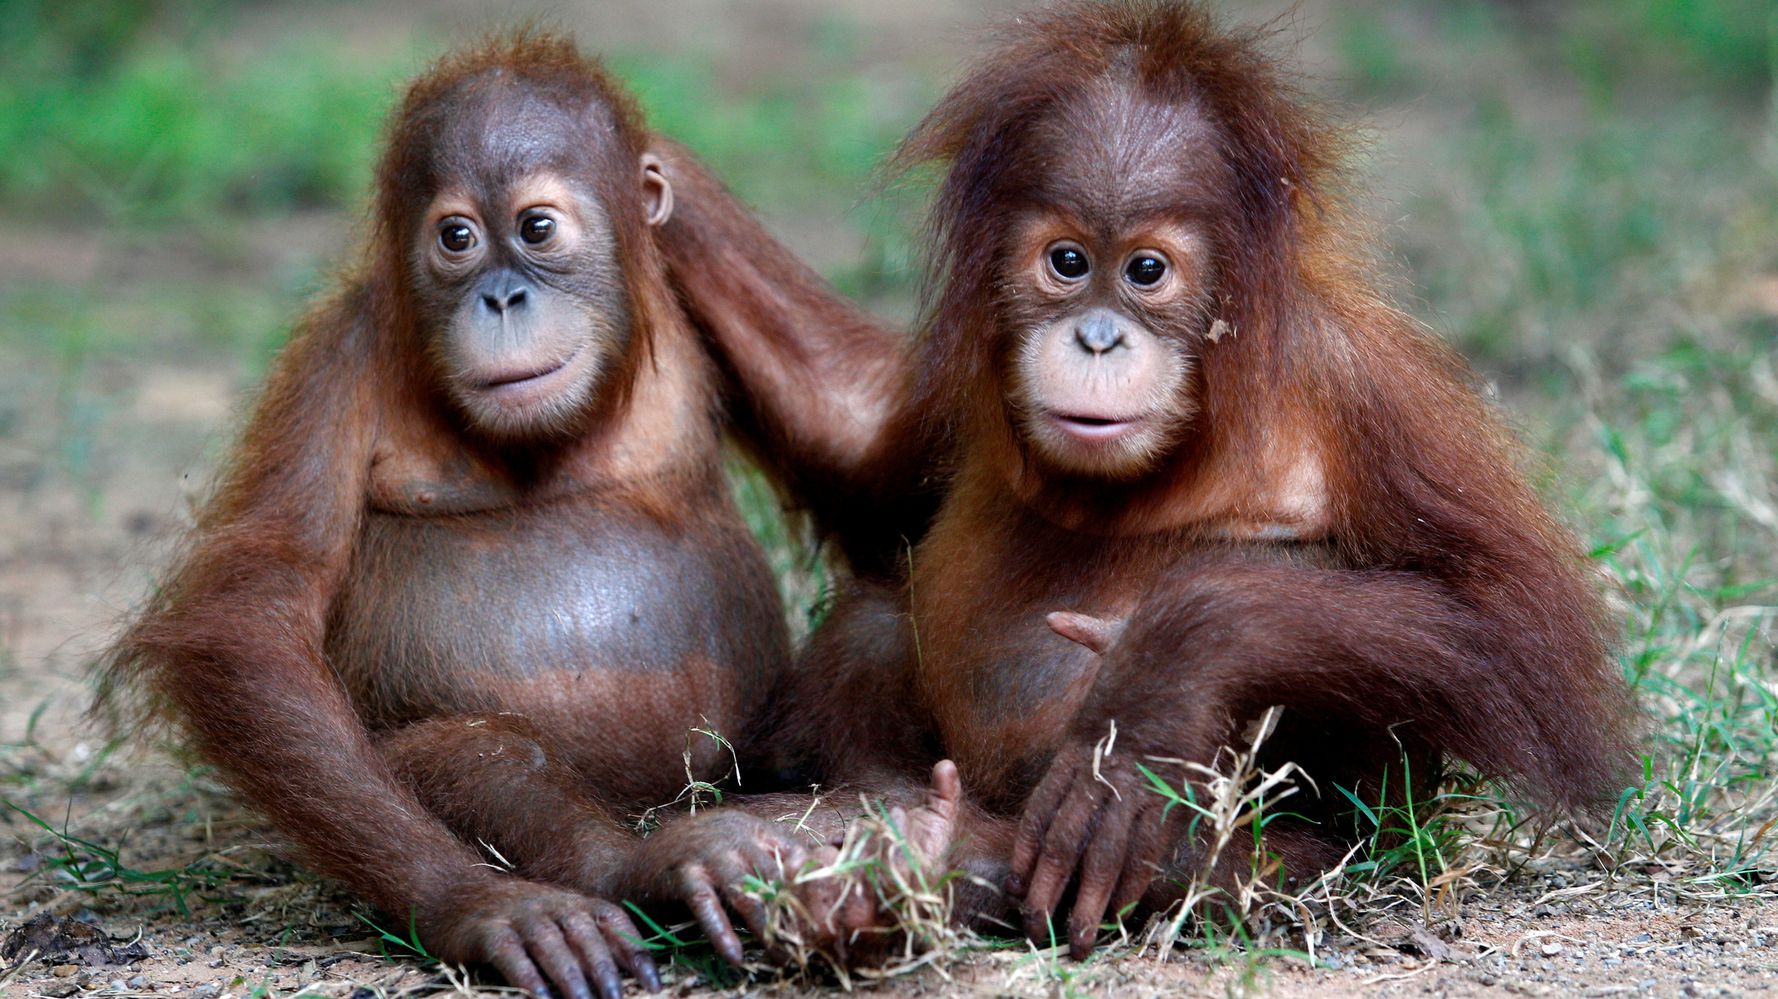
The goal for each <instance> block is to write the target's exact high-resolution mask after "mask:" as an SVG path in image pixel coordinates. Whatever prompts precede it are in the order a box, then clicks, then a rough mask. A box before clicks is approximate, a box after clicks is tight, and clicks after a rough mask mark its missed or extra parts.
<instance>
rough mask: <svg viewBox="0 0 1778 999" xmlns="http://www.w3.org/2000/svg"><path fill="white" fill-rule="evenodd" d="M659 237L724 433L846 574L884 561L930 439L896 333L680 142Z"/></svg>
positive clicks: (908, 524) (924, 504) (913, 524)
mask: <svg viewBox="0 0 1778 999" xmlns="http://www.w3.org/2000/svg"><path fill="white" fill-rule="evenodd" d="M655 148H656V149H657V151H658V152H659V153H660V155H661V156H662V158H663V159H664V160H665V162H666V169H667V173H668V175H669V177H670V179H671V180H672V183H673V191H674V208H673V215H672V217H671V218H670V219H669V220H668V221H667V223H666V224H665V225H663V226H662V227H661V232H660V237H659V238H660V240H661V246H662V249H663V250H664V252H665V255H666V258H667V262H668V269H669V273H670V275H671V277H672V280H673V283H674V285H675V287H676V289H677V291H678V294H679V298H680V301H681V302H682V303H683V305H684V306H685V309H686V312H687V313H688V314H689V315H690V316H691V319H692V321H693V322H694V323H695V324H696V325H697V326H698V328H699V329H700V330H702V331H703V332H704V334H705V335H706V336H707V338H708V341H709V343H710V344H711V346H712V349H713V350H714V352H715V355H716V357H717V358H718V360H719V361H720V362H721V364H722V366H723V368H724V370H725V372H726V374H727V376H728V382H729V392H730V395H731V399H730V410H731V414H732V417H733V420H734V424H735V430H736V432H737V433H738V434H739V436H740V437H741V439H742V440H743V441H744V442H745V443H746V445H747V446H748V448H749V449H750V450H751V451H752V452H753V453H754V455H755V457H756V458H757V459H758V460H759V461H760V463H761V464H762V465H763V466H764V467H765V468H766V469H767V471H768V472H770V473H771V474H772V475H773V477H774V478H775V479H776V480H777V482H778V483H779V485H780V487H781V488H782V489H783V490H784V491H785V492H786V493H787V494H788V496H789V497H790V499H791V500H792V501H793V502H794V503H796V504H798V505H800V506H802V507H805V508H807V509H808V510H809V512H810V514H811V515H812V516H813V518H814V520H815V524H816V528H817V529H818V530H819V531H820V532H821V534H822V535H823V536H824V537H829V538H832V539H833V540H834V541H836V542H837V543H838V545H839V547H840V550H841V551H842V552H843V553H844V554H845V556H846V558H847V559H848V560H849V561H850V562H851V563H852V565H853V567H854V568H855V569H858V570H859V571H862V572H867V573H872V572H877V571H879V570H883V569H887V568H892V567H893V566H894V565H895V564H896V562H897V559H898V557H899V554H900V552H901V551H902V550H903V548H904V547H905V546H906V545H907V544H909V543H911V542H912V541H915V540H918V538H919V536H920V535H921V534H922V533H924V531H925V528H926V525H927V523H928V521H930V519H931V517H932V513H933V511H934V510H935V509H936V502H937V500H936V496H935V494H934V487H933V486H932V485H931V484H930V482H929V481H928V480H929V477H930V475H931V472H932V470H931V468H930V467H929V462H930V456H931V455H932V453H933V448H932V447H930V446H929V441H928V440H927V439H925V436H924V434H925V429H924V424H923V421H922V420H921V419H920V416H919V414H917V413H914V412H912V411H910V410H909V408H908V407H907V405H906V399H907V395H908V389H909V385H910V370H909V365H908V362H907V359H906V349H907V335H906V334H905V333H904V332H903V331H900V330H895V329H892V328H890V327H888V326H886V325H884V324H883V323H882V322H880V321H879V320H877V319H876V318H874V317H872V316H871V315H869V314H868V313H866V312H864V311H863V310H862V309H860V308H859V307H858V306H856V305H855V304H853V303H852V302H850V301H848V300H847V299H846V298H845V297H844V296H842V295H840V294H839V292H837V291H835V290H834V288H833V286H832V285H830V284H828V283H827V282H826V281H824V280H822V279H821V277H820V276H819V275H817V274H816V273H815V272H814V271H812V270H810V269H809V268H808V266H807V265H805V264H804V263H803V262H802V261H801V260H799V259H797V257H796V255H795V254H793V253H792V252H791V251H790V250H789V248H787V247H785V246H784V245H783V244H782V243H780V242H779V241H778V240H777V239H775V238H774V237H773V236H772V235H771V233H769V232H767V231H766V229H765V227H764V226H762V225H760V223H759V221H758V220H757V219H755V218H754V217H753V216H752V215H751V214H750V213H749V212H748V211H747V209H746V208H745V207H744V206H742V205H741V203H740V202H739V201H738V200H736V198H735V197H734V195H733V194H731V193H730V192H729V191H728V190H727V189H726V188H724V187H723V185H722V183H721V182H720V181H718V180H717V179H716V178H715V177H714V176H713V175H712V174H711V173H710V172H709V171H708V170H707V169H705V168H704V166H703V164H701V163H699V162H698V161H697V159H696V158H695V157H694V156H692V154H691V153H690V152H689V151H687V150H686V149H685V148H684V147H683V146H680V145H678V144H677V143H674V142H671V141H669V140H665V139H657V141H656V147H655Z"/></svg>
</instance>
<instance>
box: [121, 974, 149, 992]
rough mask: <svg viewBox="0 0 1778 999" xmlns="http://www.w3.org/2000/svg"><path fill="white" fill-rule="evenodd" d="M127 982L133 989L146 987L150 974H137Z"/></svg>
mask: <svg viewBox="0 0 1778 999" xmlns="http://www.w3.org/2000/svg"><path fill="white" fill-rule="evenodd" d="M125 984H126V985H128V986H129V987H130V988H132V989H140V988H144V987H146V986H147V985H148V976H147V975H137V976H135V977H134V978H131V979H130V980H129V981H128V982H126V983H125Z"/></svg>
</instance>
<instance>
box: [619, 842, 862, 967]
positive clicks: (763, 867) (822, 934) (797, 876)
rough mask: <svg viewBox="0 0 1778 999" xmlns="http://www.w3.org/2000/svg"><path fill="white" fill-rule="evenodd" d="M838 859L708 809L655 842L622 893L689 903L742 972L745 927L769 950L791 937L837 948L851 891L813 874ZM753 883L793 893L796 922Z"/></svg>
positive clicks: (821, 848)
mask: <svg viewBox="0 0 1778 999" xmlns="http://www.w3.org/2000/svg"><path fill="white" fill-rule="evenodd" d="M837 855H838V851H837V850H836V849H835V848H834V847H833V846H832V845H829V844H825V843H817V842H811V841H810V839H809V837H808V834H806V833H802V832H799V831H797V830H795V829H794V828H792V827H790V826H787V825H784V824H782V823H777V822H770V821H767V820H766V819H762V818H759V817H758V816H755V815H749V814H746V813H743V812H738V811H732V810H721V809H719V810H715V811H706V812H703V813H700V814H698V815H693V816H688V817H686V818H683V819H680V820H677V821H675V822H672V823H670V824H668V825H667V826H666V827H665V828H663V829H661V830H660V831H658V832H656V833H655V834H654V835H652V836H650V837H649V838H648V839H647V841H646V842H644V843H643V845H642V847H641V849H640V850H638V851H637V853H636V855H635V856H634V858H633V859H632V862H631V865H630V869H629V871H628V873H627V874H626V875H625V877H624V880H623V882H622V884H621V886H620V889H619V891H618V892H617V894H619V895H621V896H622V897H624V898H630V899H634V900H637V901H655V902H677V903H679V904H682V905H684V906H685V907H686V908H687V909H689V910H690V911H691V914H692V917H693V918H694V919H695V920H696V921H697V923H698V926H699V927H700V928H702V930H703V931H704V934H705V936H707V937H708V938H709V940H710V942H711V943H712V944H713V945H714V946H715V948H716V952H717V953H718V954H720V955H722V958H723V960H725V961H727V962H729V964H731V965H734V966H735V967H741V966H742V965H743V963H744V960H745V957H744V953H745V952H744V948H743V947H742V944H741V938H740V935H739V934H738V933H737V932H736V924H737V922H738V923H739V925H741V926H743V927H745V928H746V930H747V931H748V932H749V933H751V934H752V935H753V936H754V937H755V938H756V939H758V940H760V941H761V942H762V943H764V944H765V945H766V947H767V949H768V950H769V951H770V950H777V949H779V947H780V945H781V944H783V943H785V942H787V940H786V938H791V939H793V940H794V941H795V942H797V943H801V944H803V945H806V946H810V947H815V948H825V947H831V946H833V944H834V941H835V940H836V938H837V934H838V929H837V926H838V923H837V921H836V919H835V913H836V912H837V910H838V909H839V908H840V906H841V897H840V896H841V893H842V892H843V891H844V890H845V888H846V885H845V884H844V883H843V882H841V881H840V880H838V879H834V878H821V877H809V876H808V875H809V873H810V872H812V871H816V870H818V869H820V868H823V867H825V866H827V865H829V864H831V863H832V862H833V861H834V859H835V858H836V857H837ZM752 878H757V879H758V880H759V881H763V882H767V883H775V884H776V885H778V886H780V888H781V889H782V890H783V891H785V892H787V893H788V895H789V898H790V899H791V900H792V902H791V904H790V905H789V906H788V910H789V915H788V917H784V916H780V917H778V918H776V919H774V913H773V912H772V910H771V906H769V905H768V903H767V902H766V900H765V899H763V898H761V897H760V895H759V894H758V893H757V892H756V891H753V890H750V885H749V879H752ZM737 917H738V919H737Z"/></svg>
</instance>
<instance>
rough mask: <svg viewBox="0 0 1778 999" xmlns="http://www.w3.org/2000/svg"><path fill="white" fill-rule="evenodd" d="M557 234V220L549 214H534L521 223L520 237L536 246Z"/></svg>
mask: <svg viewBox="0 0 1778 999" xmlns="http://www.w3.org/2000/svg"><path fill="white" fill-rule="evenodd" d="M555 234H556V220H555V219H552V218H550V217H549V216H548V215H533V216H531V217H530V218H528V219H526V220H525V221H523V222H520V223H519V237H520V238H521V239H523V240H524V241H525V242H527V243H530V244H531V245H533V246H535V245H537V244H538V243H542V242H544V241H546V240H548V239H549V238H550V237H551V236H554V235H555Z"/></svg>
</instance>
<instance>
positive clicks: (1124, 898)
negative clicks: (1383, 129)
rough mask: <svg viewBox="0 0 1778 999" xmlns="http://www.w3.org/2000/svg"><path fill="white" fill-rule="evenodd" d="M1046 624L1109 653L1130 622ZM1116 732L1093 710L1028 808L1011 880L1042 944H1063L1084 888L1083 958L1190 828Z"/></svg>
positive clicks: (1077, 947) (1076, 924)
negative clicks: (1058, 922)
mask: <svg viewBox="0 0 1778 999" xmlns="http://www.w3.org/2000/svg"><path fill="white" fill-rule="evenodd" d="M1046 620H1047V621H1048V623H1049V626H1050V629H1051V630H1053V631H1054V632H1055V633H1056V634H1058V635H1061V636H1062V637H1063V638H1067V639H1070V640H1071V641H1074V642H1076V643H1078V644H1080V645H1081V646H1083V647H1085V648H1087V649H1089V650H1091V651H1092V652H1094V653H1096V654H1098V655H1101V656H1103V655H1106V654H1107V653H1108V652H1109V651H1110V650H1111V648H1112V647H1113V646H1115V645H1116V643H1117V640H1118V638H1119V637H1121V636H1122V634H1123V632H1124V628H1125V625H1126V623H1127V622H1126V621H1124V620H1122V619H1109V618H1097V617H1092V616H1089V615H1086V614H1079V613H1074V612H1071V611H1057V612H1055V613H1052V614H1050V615H1048V617H1047V618H1046ZM1089 724H1090V725H1094V726H1096V729H1097V730H1096V731H1095V730H1089V729H1087V728H1086V726H1087V725H1089ZM1112 732H1113V729H1112V727H1111V725H1110V724H1109V722H1101V721H1099V719H1098V713H1097V712H1093V711H1091V710H1090V709H1089V710H1087V711H1083V713H1082V719H1081V720H1080V722H1079V723H1077V725H1076V730H1075V732H1074V734H1073V735H1072V737H1071V741H1070V742H1069V744H1068V745H1066V746H1064V747H1063V748H1062V749H1061V751H1060V752H1058V753H1057V754H1056V756H1055V759H1054V760H1052V761H1051V763H1050V768H1049V770H1048V772H1046V773H1045V775H1044V778H1043V780H1042V782H1041V783H1039V784H1038V786H1037V790H1036V791H1034V792H1033V793H1032V795H1031V797H1030V798H1028V799H1027V800H1026V802H1025V809H1024V812H1023V814H1022V815H1021V817H1020V820H1019V828H1018V834H1017V836H1016V838H1015V839H1014V840H1013V853H1012V863H1011V866H1010V868H1009V871H1008V876H1007V882H1006V890H1007V894H1009V895H1011V896H1013V897H1014V898H1017V899H1019V900H1020V901H1021V902H1022V909H1023V911H1024V916H1025V934H1026V936H1027V937H1029V938H1030V940H1031V941H1032V942H1033V943H1035V944H1037V945H1038V946H1040V947H1047V946H1049V945H1050V944H1051V943H1052V942H1054V941H1053V937H1052V924H1051V917H1052V916H1053V915H1054V914H1055V912H1056V908H1057V906H1058V904H1059V903H1060V902H1061V899H1062V895H1063V893H1064V892H1065V891H1066V889H1067V888H1068V886H1069V884H1070V883H1073V882H1078V888H1077V890H1076V893H1075V898H1074V906H1073V909H1072V910H1071V912H1070V913H1069V918H1068V953H1069V954H1070V955H1071V956H1073V957H1074V958H1075V959H1076V960H1079V959H1083V958H1085V957H1086V956H1087V955H1088V954H1090V953H1091V952H1092V950H1093V944H1094V942H1095V940H1096V939H1097V937H1098V934H1099V926H1100V924H1101V923H1102V922H1103V921H1104V918H1105V914H1106V912H1107V911H1109V912H1111V913H1114V914H1118V915H1120V916H1121V914H1122V913H1123V912H1124V911H1126V910H1127V909H1128V908H1129V907H1130V906H1132V905H1134V904H1135V903H1136V902H1137V901H1138V900H1140V899H1141V898H1142V894H1143V892H1144V891H1145V890H1147V888H1148V885H1149V882H1150V881H1152V880H1153V879H1154V876H1155V874H1156V872H1157V871H1158V870H1159V868H1160V864H1161V862H1162V860H1163V859H1164V858H1165V856H1166V854H1167V852H1168V850H1169V849H1170V848H1171V846H1172V845H1173V844H1174V843H1175V842H1176V841H1177V839H1178V837H1179V835H1180V829H1181V828H1182V827H1183V824H1184V821H1183V816H1182V815H1180V814H1178V813H1177V812H1173V813H1169V812H1167V809H1166V802H1165V800H1164V799H1163V798H1161V796H1159V795H1157V794H1155V793H1154V792H1153V789H1152V788H1151V787H1150V785H1149V783H1148V780H1147V778H1146V777H1144V776H1143V775H1142V772H1141V771H1140V770H1138V769H1137V768H1136V764H1137V761H1138V760H1140V759H1141V758H1142V755H1141V754H1140V753H1139V752H1137V751H1136V747H1135V746H1134V745H1132V744H1131V740H1130V739H1129V737H1128V736H1127V735H1126V736H1125V737H1124V739H1123V742H1124V745H1122V746H1121V747H1120V746H1119V745H1118V741H1119V740H1118V739H1117V737H1115V736H1113V734H1112Z"/></svg>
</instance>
